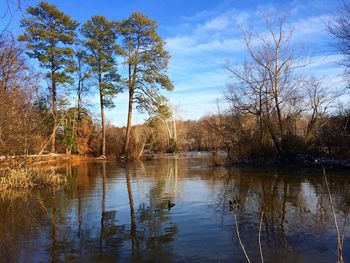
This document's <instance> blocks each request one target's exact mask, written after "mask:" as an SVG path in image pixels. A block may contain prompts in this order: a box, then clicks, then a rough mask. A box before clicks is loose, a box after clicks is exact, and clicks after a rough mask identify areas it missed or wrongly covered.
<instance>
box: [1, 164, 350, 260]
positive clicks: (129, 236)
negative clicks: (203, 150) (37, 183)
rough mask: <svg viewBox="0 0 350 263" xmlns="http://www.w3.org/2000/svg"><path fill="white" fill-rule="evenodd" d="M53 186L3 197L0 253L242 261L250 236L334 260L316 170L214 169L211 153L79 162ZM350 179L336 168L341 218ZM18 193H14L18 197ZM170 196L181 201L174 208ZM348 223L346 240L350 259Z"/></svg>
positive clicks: (278, 256) (290, 252)
mask: <svg viewBox="0 0 350 263" xmlns="http://www.w3.org/2000/svg"><path fill="white" fill-rule="evenodd" d="M59 169H61V171H63V172H65V173H68V174H71V175H70V177H69V178H70V179H69V185H68V186H67V187H65V188H62V189H58V190H57V189H56V190H55V191H53V190H50V189H41V190H36V191H33V192H31V193H25V194H22V195H21V194H20V193H18V192H17V193H15V194H12V195H10V194H8V195H7V196H8V197H7V198H4V197H2V198H1V199H0V213H1V221H0V258H1V260H4V261H5V262H17V261H25V260H26V259H30V260H31V261H33V262H39V261H44V262H70V261H73V262H74V261H83V262H85V261H90V262H91V261H92V262H115V261H121V262H144V261H150V262H154V261H155V262H169V261H182V262H190V261H197V262H198V261H201V262H203V261H205V262H208V261H209V262H210V261H214V262H216V261H218V260H220V261H222V262H226V261H227V262H231V261H232V260H237V261H244V260H245V259H244V255H243V252H242V250H241V248H240V246H239V243H238V240H237V236H236V232H235V224H234V218H233V215H232V213H231V211H230V210H229V205H228V202H229V199H231V198H237V199H239V200H240V208H239V210H238V211H237V219H238V222H239V231H240V236H241V239H242V242H243V244H244V246H245V248H246V250H247V253H248V255H249V257H250V258H251V260H252V262H256V261H260V254H259V246H258V230H259V223H260V215H261V212H262V211H264V213H265V214H264V217H263V222H262V223H263V225H262V226H263V227H262V229H261V244H262V250H263V253H264V259H265V261H266V262H281V261H282V260H283V261H284V262H314V261H317V262H331V261H335V260H336V256H335V255H334V254H333V252H332V251H331V249H333V250H336V234H335V230H334V225H333V220H332V215H331V210H330V206H329V199H328V197H327V192H326V189H325V188H324V184H323V181H322V176H320V173H319V172H318V171H314V172H308V173H301V172H297V171H283V170H277V169H272V170H271V169H249V168H230V169H226V168H224V167H218V168H213V167H211V166H210V164H209V163H208V162H207V161H206V160H204V159H186V158H182V159H181V158H180V159H177V158H167V159H161V160H152V161H144V162H135V163H125V164H122V165H120V164H116V163H112V162H98V163H80V164H74V165H67V166H65V167H63V168H59ZM349 181H350V180H349V179H348V177H347V176H344V175H342V174H340V173H337V174H334V175H332V174H330V176H329V186H330V190H331V193H332V195H333V200H334V205H335V209H336V213H337V217H338V220H339V222H340V225H342V222H343V220H344V219H345V216H346V214H347V213H348V210H349V201H350V193H349V190H348V189H350V188H349ZM11 196H12V198H11ZM168 200H171V201H174V202H176V206H175V207H174V209H171V210H170V211H169V210H168V207H167V203H168ZM348 236H349V231H347V232H346V238H345V241H344V257H345V260H346V259H349V258H350V252H349V251H350V250H349V245H350V244H349V238H348Z"/></svg>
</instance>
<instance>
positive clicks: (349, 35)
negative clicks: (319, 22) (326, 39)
mask: <svg viewBox="0 0 350 263" xmlns="http://www.w3.org/2000/svg"><path fill="white" fill-rule="evenodd" d="M327 29H328V31H329V32H330V33H331V34H332V35H333V36H334V38H335V41H334V47H335V48H336V49H337V50H338V51H339V52H340V53H341V54H343V55H344V60H343V61H342V64H343V65H344V66H345V68H346V75H349V73H350V72H349V67H350V62H349V59H350V3H349V2H348V1H347V0H340V1H339V6H338V13H337V15H336V16H335V17H334V18H333V19H332V20H330V21H329V23H328V25H327Z"/></svg>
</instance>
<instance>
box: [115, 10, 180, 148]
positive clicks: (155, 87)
mask: <svg viewBox="0 0 350 263" xmlns="http://www.w3.org/2000/svg"><path fill="white" fill-rule="evenodd" d="M157 27H158V25H157V23H156V22H155V21H154V20H151V19H149V18H148V17H146V16H145V15H143V14H141V13H137V12H135V13H133V14H132V15H131V16H130V17H129V18H128V19H124V20H123V21H122V22H121V23H120V27H119V30H120V34H121V35H122V37H123V40H122V41H123V42H122V47H121V52H122V55H123V56H124V57H125V62H126V64H127V66H128V79H127V81H126V82H127V86H128V89H129V108H128V121H127V129H126V141H125V147H124V151H125V154H128V150H129V142H130V136H131V119H132V110H133V103H134V102H135V103H136V104H137V107H138V108H139V109H144V110H147V111H149V110H152V109H153V108H155V107H154V106H156V105H157V104H158V102H159V101H162V99H160V97H161V96H160V95H159V90H160V88H165V89H166V90H172V89H173V84H172V82H171V81H170V79H169V78H168V76H167V75H166V70H167V66H168V61H169V59H170V55H169V54H168V52H167V51H165V50H164V41H163V40H162V39H161V37H160V36H159V35H158V34H157V31H156V30H157Z"/></svg>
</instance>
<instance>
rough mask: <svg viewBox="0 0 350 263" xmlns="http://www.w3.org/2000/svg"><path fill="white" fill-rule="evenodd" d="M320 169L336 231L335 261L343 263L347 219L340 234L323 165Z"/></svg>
mask: <svg viewBox="0 0 350 263" xmlns="http://www.w3.org/2000/svg"><path fill="white" fill-rule="evenodd" d="M322 170H323V176H324V181H325V184H326V188H327V192H328V198H329V202H330V204H331V209H332V214H333V219H334V225H335V229H336V231H337V243H338V251H337V257H338V261H337V263H343V262H344V259H343V242H344V233H345V223H346V220H347V216H346V218H345V222H344V226H343V230H342V234H341V233H340V231H339V226H338V220H337V215H336V213H335V209H334V205H333V200H332V195H331V191H330V189H329V184H328V180H327V175H326V171H325V169H324V167H323V166H322Z"/></svg>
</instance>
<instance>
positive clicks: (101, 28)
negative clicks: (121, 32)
mask: <svg viewBox="0 0 350 263" xmlns="http://www.w3.org/2000/svg"><path fill="white" fill-rule="evenodd" d="M80 32H81V33H82V35H83V36H84V37H85V40H83V41H82V43H83V45H84V47H85V48H86V54H85V55H84V57H85V62H86V63H87V64H88V65H89V66H90V68H91V74H92V75H93V76H94V78H95V80H96V81H97V82H98V85H99V91H100V94H101V95H102V101H103V106H106V107H112V106H113V101H112V98H113V96H114V95H115V94H117V93H118V92H120V91H121V86H120V84H119V82H120V76H119V74H118V73H117V66H116V65H117V63H116V59H115V56H116V55H117V54H118V50H119V47H118V45H117V44H116V39H117V24H116V23H115V22H110V21H108V20H107V19H106V18H105V17H104V16H93V17H92V18H91V19H90V20H88V21H87V22H86V23H85V24H84V25H83V27H82V28H81V29H80Z"/></svg>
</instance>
